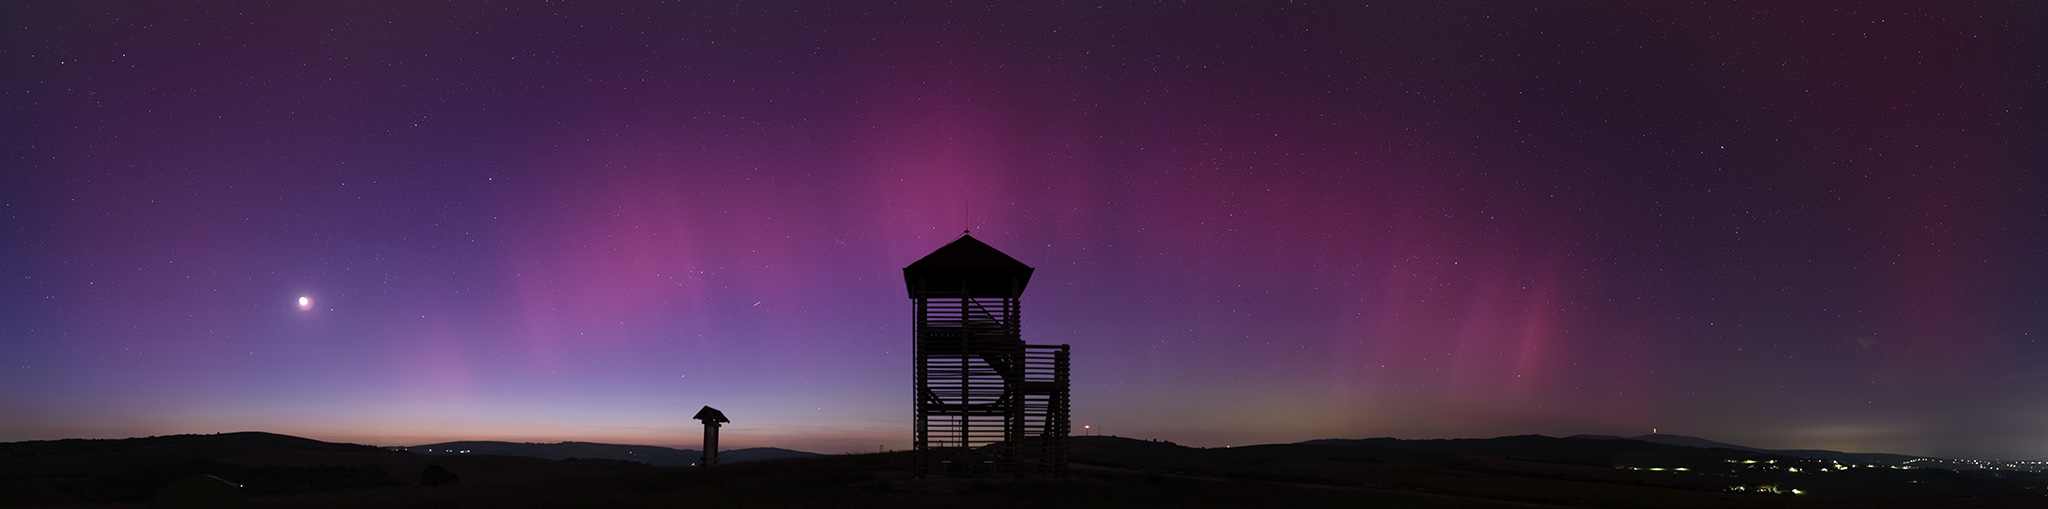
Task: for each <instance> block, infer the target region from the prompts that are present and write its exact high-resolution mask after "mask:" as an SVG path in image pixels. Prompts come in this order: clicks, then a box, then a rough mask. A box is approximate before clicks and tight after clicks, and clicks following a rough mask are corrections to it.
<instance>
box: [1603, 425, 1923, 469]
mask: <svg viewBox="0 0 2048 509" xmlns="http://www.w3.org/2000/svg"><path fill="white" fill-rule="evenodd" d="M1565 438H1584V439H1590V440H1641V441H1644V442H1649V443H1653V444H1664V445H1677V446H1684V447H1698V448H1701V449H1715V448H1719V449H1734V450H1737V451H1748V452H1755V453H1763V454H1776V455H1779V456H1792V457H1797V458H1813V459H1823V460H1831V461H1841V462H1849V463H1863V464H1870V465H1901V464H1905V463H1906V462H1908V461H1912V460H1915V459H1920V458H1921V457H1920V456H1907V455H1904V454H1890V453H1874V452H1841V451H1828V450H1821V449H1759V448H1756V447H1749V446H1742V445H1735V444H1730V443H1723V442H1715V441H1713V440H1707V439H1704V438H1699V437H1689V436H1685V435H1667V434H1663V433H1652V434H1648V435H1636V436H1633V437H1619V436H1614V435H1572V436H1569V437H1565Z"/></svg>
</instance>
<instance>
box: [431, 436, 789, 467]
mask: <svg viewBox="0 0 2048 509" xmlns="http://www.w3.org/2000/svg"><path fill="white" fill-rule="evenodd" d="M401 449H403V450H405V451H407V452H412V453H415V454H433V455H493V456H525V457H529V458H543V459H550V460H562V459H568V458H577V459H611V460H622V461H633V462H639V463H646V464H649V465H654V466H657V467H684V466H690V465H695V464H697V461H698V459H700V458H702V457H703V456H704V452H703V451H700V450H696V449H675V448H670V447H661V446H656V445H622V444H600V443H595V442H559V443H552V444H541V443H531V442H497V441H460V442H441V443H438V444H426V445H415V446H410V447H403V448H401ZM814 456H822V455H821V454H818V453H811V452H803V451H792V450H789V449H782V448H777V447H753V448H747V449H728V450H722V451H719V452H718V460H719V462H721V463H741V462H747V461H761V460H773V459H783V458H809V457H814Z"/></svg>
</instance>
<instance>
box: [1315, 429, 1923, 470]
mask: <svg viewBox="0 0 2048 509" xmlns="http://www.w3.org/2000/svg"><path fill="white" fill-rule="evenodd" d="M1599 442H1609V443H1605V444H1603V443H1599ZM1298 443H1301V444H1310V445H1347V446H1358V447H1379V448H1387V449H1408V450H1418V451H1429V452H1440V453H1454V454H1486V455H1547V454H1555V453H1559V452H1562V451H1566V450H1572V451H1604V452H1608V453H1616V452H1623V451H1644V450H1648V449H1652V448H1655V446H1663V447H1692V448H1698V449H1728V450H1734V451H1742V452H1749V453H1757V454H1770V455H1776V456H1790V457H1795V458H1812V459H1823V460H1830V461H1840V462H1847V463H1858V464H1867V465H1903V464H1905V463H1906V462H1908V461H1911V460H1914V459H1919V458H1920V457H1918V456H1907V455H1903V454H1885V453H1853V452H1841V451H1824V450H1812V449H1784V450H1779V449H1760V448H1756V447H1747V446H1741V445H1735V444H1728V443H1722V442H1715V441H1712V440H1707V439H1704V438H1699V437H1689V436H1683V435H1667V434H1650V435H1640V436H1634V437H1621V436H1613V435H1572V436H1568V437H1564V438H1555V437H1548V436H1543V435H1516V436H1506V437H1498V438H1453V439H1427V440H1404V439H1398V438H1384V437H1383V438H1365V439H1331V438H1326V439H1320V440H1309V441H1305V442H1298ZM1630 444H1640V445H1630Z"/></svg>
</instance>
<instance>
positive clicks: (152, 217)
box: [0, 1, 2048, 459]
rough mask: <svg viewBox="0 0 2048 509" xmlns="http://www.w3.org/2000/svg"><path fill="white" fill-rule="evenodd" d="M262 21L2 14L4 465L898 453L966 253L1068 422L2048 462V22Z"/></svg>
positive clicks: (1620, 14)
mask: <svg viewBox="0 0 2048 509" xmlns="http://www.w3.org/2000/svg"><path fill="white" fill-rule="evenodd" d="M241 3H245V4H249V5H232V4H233V2H10V3H9V4H8V5H7V6H5V7H0V21H4V22H0V107H4V110H0V441H18V440H43V439H57V438H68V437H84V438H118V437H129V436H148V435H167V434H178V433H214V432H229V431H242V430H262V431H271V432H277V433H286V434H293V435H299V436H305V437H309V438H315V439H321V440H329V441H348V442H359V443H370V444H379V445H401V444H420V443H427V442H435V441H442V440H454V439H482V440H513V441H536V442H554V441H562V440H580V441H598V442H613V443H639V444H653V445H671V446H678V447H694V446H696V445H697V443H698V438H699V434H698V433H699V432H698V431H697V430H698V429H699V428H698V426H697V422H696V421H692V420H689V416H690V415H692V414H693V413H695V412H696V411H697V409H698V408H699V407H701V406H704V405H710V406H714V407H717V408H719V409H720V410H723V411H724V413H725V414H727V415H729V416H731V418H732V420H733V422H732V423H731V424H729V425H727V426H726V427H725V429H724V434H723V436H724V440H723V442H724V444H725V445H727V446H730V447H751V446H779V447H787V448H794V449H802V450H809V451H815V452H859V451H874V450H876V449H877V448H878V447H883V448H889V449H901V448H907V447H909V445H910V440H911V436H910V418H911V401H912V400H911V397H910V390H909V389H910V384H911V378H910V352H909V347H910V339H911V338H910V322H911V316H910V302H909V300H908V299H907V298H905V294H904V288H903V279H902V273H901V269H902V267H903V266H905V265H908V264H909V263H911V262H912V261H915V260H917V259H918V258H920V257H922V256H924V255H925V254H927V253H930V252H931V251H932V250H934V249H937V248H938V247H940V246H942V245H944V244H946V243H947V242H949V241H952V240H953V239H955V238H957V237H958V236H959V235H960V234H961V232H962V231H963V230H972V232H973V235H974V237H975V238H978V239H981V240H983V241H985V242H987V243H989V244H990V245H993V246H995V247H996V248H998V249H1001V250H1003V251H1004V252H1007V253H1009V254H1010V255H1011V256H1014V257H1015V258H1017V259H1018V260H1020V261H1023V262H1024V263H1026V264H1029V265H1032V266H1034V267H1036V268H1037V273H1036V274H1035V275H1034V276H1033V278H1032V284H1031V286H1030V288H1029V290H1028V291H1027V292H1026V293H1025V294H1024V298H1023V306H1024V339H1025V340H1026V341H1029V342H1032V343H1042V344H1060V343H1066V344H1071V345H1073V351H1074V361H1073V362H1074V370H1075V371H1074V382H1073V383H1074V385H1073V391H1074V398H1075V399H1074V424H1075V426H1076V433H1088V432H1093V433H1100V434H1115V435H1122V436H1130V437H1138V438H1148V439H1163V440H1171V441H1175V442H1178V443H1181V444H1184V445H1195V446H1223V445H1246V444H1258V443H1274V442H1294V441H1300V440H1309V439H1317V438H1366V437H1378V436H1394V437H1402V438H1452V437H1492V436H1501V435H1517V434H1531V433H1536V434H1546V435H1552V436H1563V435H1571V434H1579V433H1593V434H1616V435H1638V434H1644V433H1649V432H1650V431H1651V430H1652V429H1653V428H1655V429H1656V430H1658V431H1659V432H1663V433H1671V434H1681V435H1692V436H1700V437H1705V438H1710V439H1714V440H1720V441H1724V442H1733V443H1738V444H1744V445H1751V446H1758V447H1772V448H1819V449H1837V450H1848V451H1870V452H1897V453H1906V454H1928V455H1944V456H1971V457H1986V458H1988V457H2004V458H2008V459H2010V458H2015V457H2029V458H2044V457H2048V233H2044V232H2048V199H2044V198H2043V197H2042V196H2043V195H2042V193H2044V192H2048V111H2044V105H2048V35H2044V34H2048V23H2044V20H2048V8H2044V7H2042V6H2041V5H2040V4H2038V3H2031V2H2014V3H1985V4H1973V3H1966V2H1919V3H1904V4H1897V5H1887V4H1884V3H1881V2H1880V3H1877V4H1875V5H1853V6H1852V5H1844V3H1839V2H1793V3H1791V4H1790V5H1779V4H1780V3H1777V2H1760V3H1739V4H1735V5H1723V4H1722V3H1720V2H1711V3H1709V5H1704V6H1701V5H1680V4H1679V3H1678V2H1645V3H1641V4H1606V5H1599V6H1597V7H1593V6H1577V7H1563V6H1554V5H1549V4H1550V3H1549V2H1535V3H1530V4H1532V5H1524V4H1525V2H1499V3H1484V4H1478V5H1448V4H1449V3H1448V2H1412V3H1408V2H1402V3H1394V4H1380V3H1371V4H1367V3H1364V2H1330V3H1327V4H1321V5H1313V4H1303V3H1298V2H1297V3H1281V2H1237V3H1231V4H1225V3H1222V2H1193V3H1184V2H1159V3H1145V4H1141V5H1127V4H1125V3H1123V2H1115V3H1111V4H1107V5H1098V4H1096V3H1077V2H1039V1H1024V2H1006V3H990V4H989V5H970V4H967V3H964V2H963V3H959V4H952V3H924V2H912V3H901V4H889V5H880V3H879V2H852V3H849V4H858V5H859V6H858V7H850V6H842V5H833V4H827V3H822V2H820V3H808V2H733V3H732V5H727V6H719V5H716V3H714V2H665V3H653V2H643V3H626V2H589V3H586V4H583V5H567V6H565V5H560V4H559V3H556V4H549V3H540V2H490V3H488V4H487V3H485V2H458V3H453V4H450V3H442V2H410V1H406V2H388V3H364V2H284V4H285V5H284V6H267V5H256V4H255V3H253V2H241ZM497 4H508V5H497ZM871 4H872V5H871ZM1575 5H1577V4H1575ZM302 297H304V298H306V299H308V302H307V304H308V305H307V306H305V307H303V308H302V307H301V305H300V302H299V299H300V298H302ZM1084 424H1085V425H1089V426H1090V427H1091V428H1090V429H1089V430H1088V431H1083V430H1081V429H1080V426H1081V425H1084Z"/></svg>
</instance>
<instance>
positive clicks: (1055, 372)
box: [903, 233, 1071, 477]
mask: <svg viewBox="0 0 2048 509" xmlns="http://www.w3.org/2000/svg"><path fill="white" fill-rule="evenodd" d="M903 282H904V284H905V285H907V286H908V287H909V289H910V301H911V305H912V309H913V311H912V320H913V324H912V334H913V336H914V340H915V343H914V346H913V347H912V354H911V355H912V356H913V362H914V363H915V364H914V365H913V366H912V370H913V372H914V374H913V377H914V382H913V383H914V386H913V387H912V395H913V397H914V398H915V401H916V403H915V406H916V412H917V417H916V421H915V422H914V423H913V425H912V426H913V428H914V429H913V433H914V434H915V437H914V444H913V445H914V447H915V449H916V451H917V454H916V456H917V465H916V466H915V471H916V475H917V476H918V477H924V476H928V475H934V474H936V475H976V474H982V473H1011V474H1016V475H1020V476H1021V475H1024V474H1026V473H1032V472H1047V473H1064V472H1065V471H1066V468H1067V435H1068V432H1069V430H1070V428H1071V425H1070V422H1071V420H1070V419H1069V417H1068V405H1067V395H1068V378H1067V353H1068V347H1067V345H1029V344H1025V343H1024V339H1023V337H1022V336H1020V334H1019V327H1018V318H1019V315H1020V311H1021V310H1020V308H1019V307H1018V303H1017V298H1018V297H1019V296H1021V295H1023V294H1024V285H1025V284H1026V283H1029V282H1031V267H1029V266H1026V265H1024V264H1023V263H1022V262H1018V261H1017V259H1015V258H1011V257H1010V255H1006V254H1003V252H1002V251H997V250H996V248H993V247H989V245H988V244H984V243H982V242H981V241H979V240H975V238H974V237H971V236H968V235H966V234H964V233H963V234H961V235H960V238H959V239H955V240H954V241H953V242H952V243H949V244H946V246H945V247H941V248H939V250H938V251H933V252H932V254H929V255H925V257H924V258H922V259H919V260H918V261H917V262H916V263H912V264H910V266H909V267H904V268H903Z"/></svg>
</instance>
